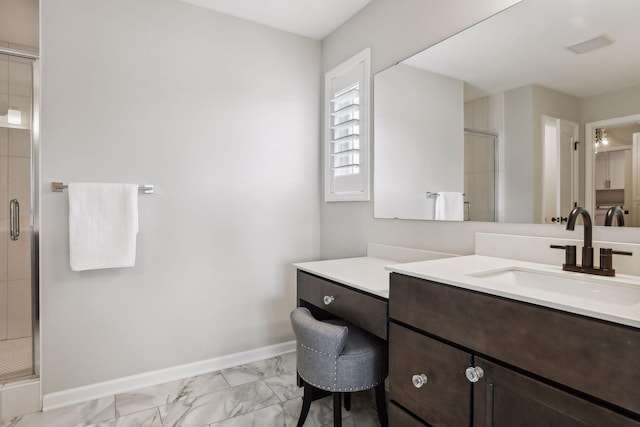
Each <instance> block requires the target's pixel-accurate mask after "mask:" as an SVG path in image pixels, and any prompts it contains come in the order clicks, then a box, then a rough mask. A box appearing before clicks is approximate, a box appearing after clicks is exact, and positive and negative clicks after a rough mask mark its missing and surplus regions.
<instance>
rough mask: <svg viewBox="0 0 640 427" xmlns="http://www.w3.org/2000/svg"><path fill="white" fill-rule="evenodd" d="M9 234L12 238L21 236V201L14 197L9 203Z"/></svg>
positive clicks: (15, 238)
mask: <svg viewBox="0 0 640 427" xmlns="http://www.w3.org/2000/svg"><path fill="white" fill-rule="evenodd" d="M9 234H10V236H11V240H18V238H19V237H20V203H18V199H13V200H11V202H10V203H9Z"/></svg>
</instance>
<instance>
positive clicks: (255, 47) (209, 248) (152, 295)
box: [41, 0, 321, 394]
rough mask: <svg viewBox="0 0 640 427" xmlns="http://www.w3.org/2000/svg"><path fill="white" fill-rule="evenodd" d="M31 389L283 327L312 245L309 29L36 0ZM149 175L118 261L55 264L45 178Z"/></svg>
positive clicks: (313, 114) (204, 350)
mask: <svg viewBox="0 0 640 427" xmlns="http://www.w3.org/2000/svg"><path fill="white" fill-rule="evenodd" d="M41 12H42V15H41V16H42V23H41V25H42V27H41V31H42V45H41V47H42V76H43V82H42V103H43V104H42V111H43V113H42V175H41V180H42V210H41V213H42V233H41V253H42V257H41V261H42V264H41V319H42V322H41V323H42V357H43V364H42V375H43V392H44V393H45V394H46V393H51V392H55V391H59V390H63V389H67V388H71V387H77V386H82V385H85V384H90V383H94V382H99V381H105V380H109V379H112V378H118V377H122V376H127V375H131V374H137V373H142V372H147V371H151V370H155V369H161V368H166V367H171V366H175V365H179V364H184V363H189V362H195V361H200V360H205V359H208V358H213V357H217V356H221V355H228V354H232V353H235V352H239V351H244V350H249V349H255V348H258V347H261V346H266V345H271V344H276V343H281V342H285V341H288V340H290V339H292V338H293V334H292V332H291V329H290V325H289V317H288V315H289V311H290V309H291V307H294V306H295V276H294V269H293V267H292V266H291V263H292V262H296V261H305V260H312V259H317V258H318V257H319V233H320V230H319V223H320V220H319V200H320V188H321V186H320V183H319V176H320V175H319V164H318V157H319V137H318V135H319V119H320V111H319V99H320V89H321V88H320V81H321V72H320V70H321V62H320V58H321V56H320V54H321V52H320V42H318V41H314V40H310V39H306V38H303V37H299V36H295V35H292V34H289V33H285V32H281V31H277V30H273V29H270V28H267V27H264V26H260V25H256V24H252V23H249V22H246V21H242V20H238V19H235V18H231V17H228V16H224V15H220V14H216V13H213V12H208V11H206V10H204V9H201V8H197V7H194V6H190V5H186V4H183V3H179V2H177V1H174V0H136V1H129V0H110V1H100V0H57V1H54V2H51V1H49V2H42V11H41ZM56 180H59V181H65V182H70V181H98V182H100V181H105V182H133V183H150V184H155V185H156V189H157V190H156V194H155V195H141V196H140V197H139V211H140V232H139V234H138V251H137V262H136V266H135V267H134V268H128V269H110V270H98V271H87V272H81V273H74V272H71V270H70V268H69V257H68V252H69V247H68V234H67V233H68V226H67V215H68V204H67V195H66V194H60V193H52V192H51V191H50V188H51V181H56Z"/></svg>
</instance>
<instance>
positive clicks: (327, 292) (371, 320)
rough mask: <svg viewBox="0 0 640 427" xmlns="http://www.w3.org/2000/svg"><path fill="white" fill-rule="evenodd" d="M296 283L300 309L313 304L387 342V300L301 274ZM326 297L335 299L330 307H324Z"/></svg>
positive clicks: (304, 273)
mask: <svg viewBox="0 0 640 427" xmlns="http://www.w3.org/2000/svg"><path fill="white" fill-rule="evenodd" d="M297 280H298V299H299V300H300V305H305V304H304V303H308V304H311V305H313V306H315V307H318V308H320V309H322V310H324V311H326V312H328V313H331V314H332V315H334V316H336V317H339V318H341V319H344V320H346V321H347V322H350V323H353V324H354V325H356V326H358V327H359V328H362V329H364V330H365V331H367V332H369V333H371V334H374V335H376V336H378V337H380V338H382V339H384V340H386V339H387V307H388V302H387V300H386V299H383V298H381V297H380V298H378V297H376V296H373V295H368V294H366V293H364V292H360V291H358V290H356V289H353V288H349V287H347V286H344V285H341V284H338V283H335V282H331V281H329V280H327V279H323V278H320V277H318V276H314V275H312V274H309V273H306V272H304V271H300V270H298V279H297ZM325 296H326V297H332V298H333V299H332V301H331V302H330V303H329V304H325V301H324V299H325ZM303 302H304V303H303Z"/></svg>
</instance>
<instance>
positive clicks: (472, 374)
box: [464, 366, 484, 383]
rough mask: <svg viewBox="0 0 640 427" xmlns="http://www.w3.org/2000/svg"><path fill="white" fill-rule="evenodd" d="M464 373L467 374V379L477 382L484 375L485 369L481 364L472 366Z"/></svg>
mask: <svg viewBox="0 0 640 427" xmlns="http://www.w3.org/2000/svg"><path fill="white" fill-rule="evenodd" d="M464 374H465V375H466V376H467V379H468V380H469V381H470V382H472V383H477V382H478V380H479V379H480V378H482V377H484V371H483V370H482V368H481V367H479V366H470V367H468V368H467V370H466V371H464Z"/></svg>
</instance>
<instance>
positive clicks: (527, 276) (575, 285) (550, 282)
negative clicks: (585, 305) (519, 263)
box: [469, 268, 640, 306]
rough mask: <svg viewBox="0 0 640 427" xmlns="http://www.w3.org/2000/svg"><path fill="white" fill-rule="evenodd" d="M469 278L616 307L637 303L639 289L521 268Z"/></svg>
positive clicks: (595, 279)
mask: <svg viewBox="0 0 640 427" xmlns="http://www.w3.org/2000/svg"><path fill="white" fill-rule="evenodd" d="M469 276H472V277H476V278H479V279H482V280H483V281H485V280H486V281H487V282H490V283H493V284H499V285H503V286H509V287H511V286H512V287H517V288H528V289H535V290H538V291H544V292H550V293H553V294H557V295H562V296H566V297H570V298H579V299H582V300H593V301H598V302H601V303H607V304H614V305H618V306H632V305H635V304H638V303H640V286H637V287H636V286H633V285H629V284H625V283H622V282H616V281H612V280H606V281H604V280H602V281H599V280H598V278H595V277H594V278H592V277H589V278H586V277H585V278H582V277H575V276H569V275H565V274H559V275H556V274H553V273H549V272H539V271H535V270H527V269H523V268H507V269H501V270H493V271H487V272H480V273H472V274H469Z"/></svg>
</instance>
